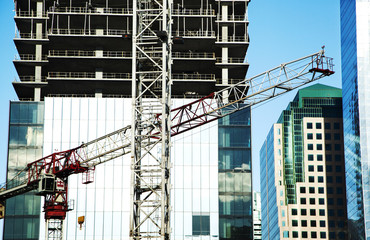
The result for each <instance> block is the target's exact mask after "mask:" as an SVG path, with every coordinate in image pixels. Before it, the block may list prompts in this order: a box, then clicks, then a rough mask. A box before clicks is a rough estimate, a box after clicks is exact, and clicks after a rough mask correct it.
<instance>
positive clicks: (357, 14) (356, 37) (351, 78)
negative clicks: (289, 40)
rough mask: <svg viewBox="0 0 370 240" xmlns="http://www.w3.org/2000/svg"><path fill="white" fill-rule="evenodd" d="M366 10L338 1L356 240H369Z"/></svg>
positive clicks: (350, 0) (351, 0) (364, 5)
mask: <svg viewBox="0 0 370 240" xmlns="http://www.w3.org/2000/svg"><path fill="white" fill-rule="evenodd" d="M369 7H370V1H356V0H341V1H340V14H341V51H342V85H343V132H344V145H345V164H346V186H347V209H348V228H349V231H348V232H349V233H350V234H351V233H352V234H353V236H355V237H356V238H358V239H367V238H369V237H370V210H369V209H370V184H369V170H367V169H369V165H370V164H369V159H370V158H369V157H368V155H369V151H368V149H367V148H368V143H367V138H368V137H367V135H368V133H369V132H370V130H369V129H368V128H369V127H368V126H366V125H367V124H366V122H367V119H369V118H370V117H369V116H368V115H369V113H368V110H367V109H369V107H368V104H367V103H368V102H369V99H367V98H368V96H366V95H369V92H370V90H369V87H368V84H367V82H368V80H369V76H370V75H369V74H370V67H369V66H370V62H369V55H370V53H369V45H370V42H369V35H370V27H369V21H370V13H369ZM360 117H361V119H360ZM365 171H366V172H365Z"/></svg>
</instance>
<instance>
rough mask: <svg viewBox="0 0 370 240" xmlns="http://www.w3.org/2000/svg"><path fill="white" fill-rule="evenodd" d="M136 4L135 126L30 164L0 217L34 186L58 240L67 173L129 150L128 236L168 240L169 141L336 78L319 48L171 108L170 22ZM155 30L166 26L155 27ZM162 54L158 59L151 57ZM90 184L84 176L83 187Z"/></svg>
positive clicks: (1, 194)
mask: <svg viewBox="0 0 370 240" xmlns="http://www.w3.org/2000/svg"><path fill="white" fill-rule="evenodd" d="M164 2H166V1H164ZM136 3H137V4H138V5H137V6H136V7H137V9H135V11H137V16H138V17H137V20H138V21H140V22H141V23H142V24H139V25H142V28H138V30H137V31H136V32H135V31H134V32H135V34H136V35H133V42H134V43H135V52H136V54H135V55H136V57H135V59H136V60H135V64H136V65H135V66H134V64H133V70H135V74H133V75H134V76H135V77H133V79H132V85H133V86H132V91H133V96H135V98H134V97H133V101H132V104H133V112H132V113H133V118H132V124H131V125H129V126H126V127H124V128H122V129H119V130H116V131H114V132H112V133H110V134H107V135H105V136H102V137H100V138H98V139H95V140H93V141H90V142H88V143H84V144H82V145H81V146H78V147H76V148H74V149H70V150H66V151H62V152H56V153H53V154H51V155H49V156H46V157H43V158H41V159H39V160H37V161H35V162H32V163H29V164H28V165H27V167H26V168H25V169H24V170H22V171H20V172H19V173H18V175H17V176H16V177H15V178H14V179H12V180H10V181H8V182H7V183H6V185H5V186H0V212H1V211H3V210H2V208H3V205H4V202H5V200H6V199H8V198H11V197H13V196H17V195H20V194H23V193H26V192H29V191H31V190H35V189H39V193H40V194H41V195H43V196H44V211H45V218H46V220H47V224H48V227H47V231H48V232H47V233H46V236H47V238H48V239H62V238H63V220H64V218H65V216H66V213H67V212H68V211H70V210H71V208H70V206H69V203H68V176H70V175H71V174H79V173H82V174H86V175H87V176H88V175H89V173H90V172H91V171H93V170H94V169H95V167H96V166H97V165H99V164H102V163H104V162H107V161H110V160H112V159H115V158H117V157H120V156H123V155H125V154H128V153H131V176H132V178H131V201H132V202H131V221H130V238H131V239H146V238H148V239H149V238H160V239H169V237H170V233H171V232H170V219H169V216H170V182H169V179H170V168H171V164H170V143H171V141H170V136H175V135H177V134H181V133H183V132H185V131H188V130H190V129H194V128H196V127H199V126H201V125H204V124H207V123H209V122H211V121H214V120H216V119H219V118H222V117H224V116H227V115H230V114H232V113H234V112H237V111H240V110H242V109H244V108H247V107H251V106H254V105H255V104H258V103H260V102H263V101H266V100H269V99H271V98H273V97H276V96H279V95H281V94H284V93H286V92H288V91H291V90H293V89H296V88H298V87H300V86H302V85H305V84H307V83H310V82H313V81H315V80H318V79H321V78H323V77H326V76H329V75H332V74H333V73H334V71H333V62H332V58H328V57H325V55H324V50H322V51H319V52H317V53H314V54H311V55H308V56H306V57H303V58H299V59H296V60H294V61H291V62H288V63H284V64H281V65H280V66H278V67H275V68H273V69H270V70H268V71H266V72H264V73H261V74H258V75H256V76H254V77H252V78H249V79H245V80H243V81H241V82H239V83H237V84H235V85H232V86H229V87H226V88H223V89H220V90H219V91H217V92H213V93H211V94H209V95H208V96H205V97H203V98H201V99H198V100H196V101H194V102H191V103H189V104H186V105H184V106H181V107H178V108H175V109H172V110H171V106H170V101H171V99H170V97H171V94H170V90H171V79H170V75H169V73H170V72H171V71H170V70H171V68H170V63H171V59H169V58H168V56H170V54H168V52H170V51H171V43H170V42H171V36H170V29H171V27H170V21H169V19H170V18H168V15H167V17H163V15H162V13H163V12H165V10H164V9H162V10H161V9H160V7H163V6H162V5H160V4H159V3H158V2H156V1H154V2H153V1H147V2H145V4H148V6H147V8H144V9H143V8H142V7H143V6H145V4H144V2H141V3H139V2H136ZM143 4H144V5H143ZM152 4H154V5H152ZM166 4H167V5H168V4H169V3H166ZM139 5H140V6H139ZM155 13H156V14H157V15H156V14H155ZM140 14H143V16H140ZM167 14H168V12H167ZM148 16H149V18H148V19H147V17H148ZM159 19H161V20H163V19H167V20H166V21H165V22H161V23H162V24H163V25H155V24H154V23H155V22H156V21H159ZM165 23H166V24H167V25H165ZM151 24H154V25H151ZM155 26H166V27H167V28H159V29H160V30H158V29H156V28H155ZM151 27H153V28H154V29H151ZM163 29H166V30H165V31H163ZM166 33H167V34H168V35H166ZM148 46H149V48H147V47H148ZM133 52H134V45H133ZM154 53H155V54H154ZM159 53H161V54H162V55H161V56H162V57H163V58H154V57H151V56H158V54H159ZM133 63H134V62H133ZM154 66H155V67H156V68H155V67H154ZM148 67H150V69H151V70H150V71H149V70H148ZM158 150H160V154H159V156H158V154H157V151H158ZM89 182H91V181H90V180H89V179H88V178H86V179H85V182H84V183H89ZM5 188H6V189H5ZM1 216H3V214H2V213H0V217H1Z"/></svg>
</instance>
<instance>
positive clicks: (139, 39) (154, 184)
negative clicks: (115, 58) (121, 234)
mask: <svg viewBox="0 0 370 240" xmlns="http://www.w3.org/2000/svg"><path fill="white" fill-rule="evenodd" d="M133 4H134V5H133V29H132V30H133V36H132V55H133V58H132V119H131V121H132V125H131V128H132V129H131V133H132V136H131V154H132V155H131V174H132V175H131V201H132V202H131V219H130V239H162V240H167V239H169V238H170V213H169V211H170V166H171V164H170V142H171V140H170V128H171V120H170V111H171V104H170V102H171V63H172V62H171V51H172V48H171V46H172V36H171V31H172V29H171V24H172V21H171V9H172V0H163V1H151V0H133ZM153 134H155V136H152V137H150V135H153ZM148 136H149V137H148ZM158 152H160V155H159V154H158Z"/></svg>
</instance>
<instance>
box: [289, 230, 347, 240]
mask: <svg viewBox="0 0 370 240" xmlns="http://www.w3.org/2000/svg"><path fill="white" fill-rule="evenodd" d="M292 235H293V238H298V232H297V231H292ZM283 237H284V238H289V231H284V232H283ZM310 237H311V238H318V233H317V232H310ZM319 237H320V238H321V239H326V232H319ZM301 238H308V232H307V231H302V232H301ZM338 238H339V239H344V238H345V233H344V232H339V233H338ZM329 239H335V232H329Z"/></svg>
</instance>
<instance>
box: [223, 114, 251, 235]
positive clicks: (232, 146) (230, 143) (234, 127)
mask: <svg viewBox="0 0 370 240" xmlns="http://www.w3.org/2000/svg"><path fill="white" fill-rule="evenodd" d="M218 185H219V229H220V230H219V231H220V232H219V234H220V236H219V239H243V240H244V239H253V220H252V204H253V202H252V181H251V127H250V108H247V109H245V110H242V111H240V112H237V113H234V114H232V115H230V116H227V117H224V118H222V119H220V120H219V121H218Z"/></svg>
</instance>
